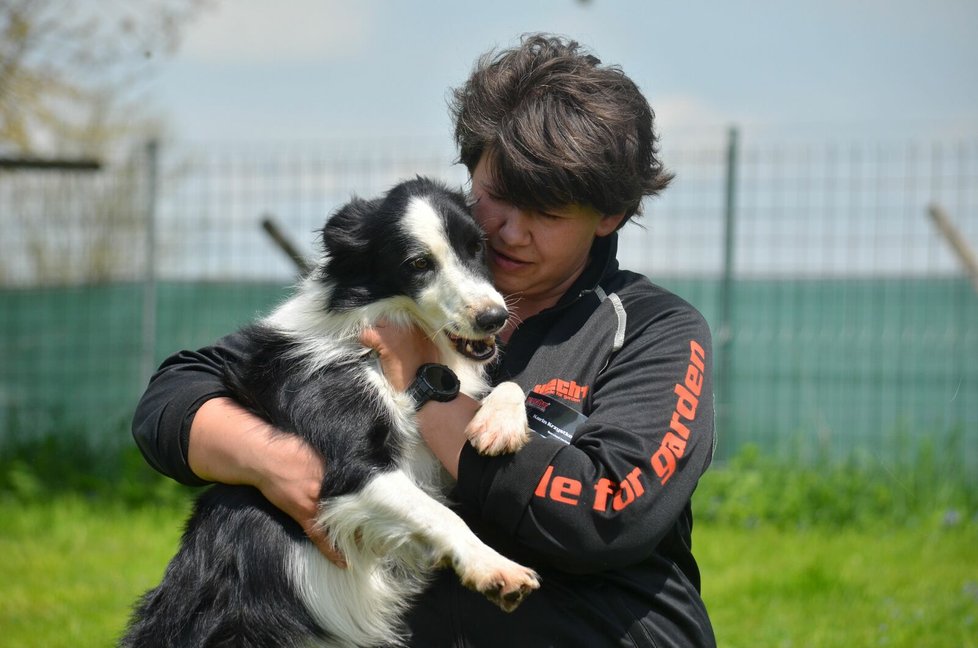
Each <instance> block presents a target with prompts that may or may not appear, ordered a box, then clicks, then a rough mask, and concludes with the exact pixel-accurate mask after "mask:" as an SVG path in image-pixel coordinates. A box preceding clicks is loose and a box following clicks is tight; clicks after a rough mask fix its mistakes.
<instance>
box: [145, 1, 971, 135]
mask: <svg viewBox="0 0 978 648" xmlns="http://www.w3.org/2000/svg"><path fill="white" fill-rule="evenodd" d="M976 27H978V2H976V1H975V0H928V1H926V2H924V1H920V2H909V1H906V0H891V1H884V0H849V1H845V0H820V1H816V0H798V1H782V2H775V1H762V0H744V1H740V2H737V1H730V2H703V1H698V0H691V1H685V2H675V1H673V2H660V1H657V0H590V1H589V2H580V1H578V0H541V1H537V2H527V1H526V0H497V1H494V2H481V3H476V2H469V1H459V0H455V1H451V0H414V1H407V0H404V1H396V0H389V1H383V0H359V1H357V2H352V1H342V2H341V1H338V0H279V1H277V2H271V1H269V0H235V1H234V2H232V1H231V0H222V1H220V2H219V3H217V5H216V6H215V7H213V8H211V9H209V10H208V11H206V12H205V13H204V14H203V15H202V16H201V17H199V18H198V19H197V20H196V21H195V22H194V23H192V24H191V25H189V26H188V27H187V29H186V31H185V33H184V40H183V44H182V46H181V49H180V50H179V51H178V53H177V55H176V56H175V57H173V58H171V59H169V60H167V61H166V62H164V63H163V65H162V66H161V68H160V69H159V73H158V75H157V77H156V78H155V81H154V85H153V88H152V99H153V101H154V102H155V103H156V105H157V106H158V109H159V111H160V112H161V114H162V115H163V117H164V118H165V119H166V122H167V124H168V127H169V134H170V136H171V137H173V138H175V139H178V140H189V141H195V142H196V141H220V142H241V141H246V142H265V141H268V142H288V141H309V140H318V139H328V138H331V137H336V136H343V137H354V138H355V137H361V136H379V137H388V136H392V135H409V136H419V137H425V138H429V137H430V138H435V139H440V138H444V140H445V142H446V143H449V142H450V140H449V135H448V133H449V119H448V116H447V111H446V96H447V90H448V89H449V88H450V87H452V86H454V85H456V84H458V83H459V82H461V81H462V80H464V78H465V77H466V76H467V74H468V72H469V70H470V69H471V67H472V64H473V62H474V61H475V59H476V58H477V57H478V56H479V55H480V54H481V53H482V52H484V51H485V50H487V49H489V48H491V47H496V46H503V47H504V46H507V45H511V44H513V43H515V42H516V41H517V40H518V37H519V35H520V34H522V33H525V32H530V31H549V32H554V33H560V34H565V35H568V36H571V37H573V38H575V39H577V40H579V41H580V42H582V43H585V44H587V45H588V46H589V47H591V48H592V49H593V50H594V51H595V53H596V54H597V55H598V56H599V57H600V58H602V59H603V60H604V61H605V62H607V63H617V64H620V65H621V66H622V67H623V68H624V69H625V71H626V72H627V73H628V74H629V75H630V76H631V77H632V78H633V79H635V81H636V82H637V83H638V84H639V85H640V86H641V87H642V89H643V91H644V92H645V94H646V95H647V96H648V98H649V100H650V102H651V103H652V105H653V108H654V109H655V110H656V113H657V115H658V118H659V130H660V132H661V134H662V136H663V138H664V142H668V141H669V140H670V138H672V139H673V140H675V139H681V138H683V137H687V136H691V135H695V134H696V133H699V132H705V131H712V130H715V129H718V128H725V127H726V126H727V125H728V124H733V123H736V124H740V125H741V126H743V127H745V128H747V129H752V128H753V129H755V130H757V131H758V132H762V131H769V132H780V133H785V134H794V133H810V134H815V135H819V134H822V133H832V132H844V133H847V134H852V133H875V132H880V133H887V134H894V133H911V134H913V135H916V136H925V137H929V136H943V135H950V136H958V135H960V134H969V135H974V134H975V133H978V38H976V37H975V29H976Z"/></svg>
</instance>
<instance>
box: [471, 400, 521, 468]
mask: <svg viewBox="0 0 978 648" xmlns="http://www.w3.org/2000/svg"><path fill="white" fill-rule="evenodd" d="M465 436H466V437H468V439H469V441H470V442H471V443H472V445H473V447H475V449H476V450H478V451H479V453H480V454H485V455H498V454H504V453H507V452H516V451H517V450H519V449H520V448H522V447H523V446H524V445H526V442H527V441H529V440H530V428H529V426H528V425H527V422H526V406H525V405H524V397H523V390H522V389H520V387H519V385H517V384H516V383H511V382H505V383H501V384H500V385H498V386H497V387H496V388H495V389H493V390H492V392H490V393H489V395H488V396H486V397H485V398H484V399H482V406H481V407H480V408H479V411H478V412H476V415H475V417H474V418H473V419H472V421H470V422H469V424H468V426H467V427H466V428H465Z"/></svg>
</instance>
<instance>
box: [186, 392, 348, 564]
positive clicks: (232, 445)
mask: <svg viewBox="0 0 978 648" xmlns="http://www.w3.org/2000/svg"><path fill="white" fill-rule="evenodd" d="M187 460H188V462H189V464H190V469H191V470H193V471H194V473H195V474H196V475H197V476H198V477H200V478H201V479H206V480H208V481H213V482H219V483H222V484H247V485H250V486H254V487H256V488H258V490H260V491H261V493H262V495H264V496H265V499H267V500H268V501H269V502H271V503H272V504H274V505H275V506H276V507H278V508H279V509H280V510H282V511H283V512H284V513H286V514H287V515H288V516H289V517H291V518H292V519H294V520H295V521H296V522H298V523H299V525H300V526H301V527H302V529H303V531H305V532H306V535H308V536H309V539H310V540H312V541H313V543H314V544H315V545H316V547H317V548H318V549H319V550H320V551H321V552H322V553H323V555H324V556H326V558H327V559H328V560H329V561H330V562H332V563H333V564H335V565H337V566H338V567H345V566H346V561H345V560H344V558H343V555H342V554H340V553H339V552H338V551H336V549H335V548H334V547H333V543H332V542H331V541H330V540H329V537H328V536H327V535H326V533H325V531H324V530H323V529H322V528H321V527H319V526H318V524H317V522H316V520H317V518H318V515H319V493H320V489H321V488H322V483H323V475H324V473H325V465H324V462H323V459H322V458H321V457H320V456H319V455H318V454H317V453H316V451H315V450H314V449H313V448H312V446H310V445H309V444H308V443H306V442H305V441H303V440H302V439H300V438H299V437H297V436H294V435H290V434H280V433H276V431H275V429H274V428H273V427H272V426H271V425H269V424H268V423H267V422H265V421H264V420H263V419H261V418H259V417H257V416H255V415H254V414H251V413H250V412H248V411H247V410H245V409H244V408H243V407H241V406H240V405H238V404H237V403H236V402H235V401H233V400H231V399H230V398H214V399H211V400H209V401H207V402H206V403H204V404H203V405H202V406H201V407H200V409H199V410H198V411H197V414H196V416H194V420H193V423H192V424H191V428H190V447H189V448H188V451H187Z"/></svg>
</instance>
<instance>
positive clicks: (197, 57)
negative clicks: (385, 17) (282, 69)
mask: <svg viewBox="0 0 978 648" xmlns="http://www.w3.org/2000/svg"><path fill="white" fill-rule="evenodd" d="M371 24H376V23H375V21H373V20H372V16H371V10H370V8H369V7H368V6H367V5H366V4H361V3H355V2H343V1H342V0H284V1H281V2H268V1H267V0H234V2H223V3H220V4H219V5H217V6H215V7H213V8H212V9H210V10H209V11H206V12H205V13H204V14H203V15H202V16H201V17H200V18H199V19H198V20H197V21H195V22H194V23H192V24H191V25H189V26H188V27H187V31H186V33H185V36H184V43H183V46H182V48H181V51H180V58H181V59H183V60H185V61H192V62H198V63H217V64H227V63H233V64H249V63H251V64H254V63H309V62H319V61H323V60H328V59H335V58H348V57H351V56H356V55H358V54H360V53H361V52H362V51H363V49H364V48H365V46H366V44H367V43H368V42H369V35H370V32H371V27H370V26H371Z"/></svg>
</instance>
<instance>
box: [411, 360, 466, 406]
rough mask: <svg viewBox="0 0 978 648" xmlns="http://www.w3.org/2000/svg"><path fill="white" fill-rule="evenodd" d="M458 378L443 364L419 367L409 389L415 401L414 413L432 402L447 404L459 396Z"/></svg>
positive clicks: (429, 364)
mask: <svg viewBox="0 0 978 648" xmlns="http://www.w3.org/2000/svg"><path fill="white" fill-rule="evenodd" d="M458 388H459V382H458V376H456V375H455V372H454V371H452V370H451V369H449V368H448V367H446V366H445V365H442V364H434V363H428V364H423V365H421V366H420V367H418V374H417V376H415V378H414V382H413V383H411V386H410V387H408V389H407V394H408V396H410V397H411V398H412V399H413V400H414V411H415V412H417V411H418V410H419V409H421V406H422V405H424V404H425V403H427V402H428V401H430V400H433V401H438V402H439V403H447V402H448V401H450V400H454V399H455V397H456V396H458Z"/></svg>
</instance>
